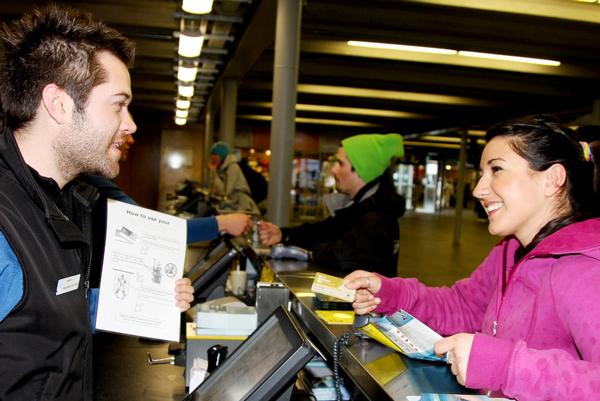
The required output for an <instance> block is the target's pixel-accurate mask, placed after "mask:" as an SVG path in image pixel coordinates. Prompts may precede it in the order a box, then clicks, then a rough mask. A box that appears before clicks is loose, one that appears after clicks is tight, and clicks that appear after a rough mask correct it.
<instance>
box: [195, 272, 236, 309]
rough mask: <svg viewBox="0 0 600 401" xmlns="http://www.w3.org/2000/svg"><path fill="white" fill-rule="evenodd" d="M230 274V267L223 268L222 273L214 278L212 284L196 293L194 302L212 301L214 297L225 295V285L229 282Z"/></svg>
mask: <svg viewBox="0 0 600 401" xmlns="http://www.w3.org/2000/svg"><path fill="white" fill-rule="evenodd" d="M228 274H229V269H226V270H223V272H221V274H220V275H219V276H218V277H216V278H215V279H214V281H213V282H212V283H211V284H210V286H208V287H206V288H204V289H203V290H202V291H200V292H199V293H198V294H196V299H195V300H194V303H197V302H207V301H212V300H213V299H217V298H223V297H224V296H225V285H226V284H227V275H228Z"/></svg>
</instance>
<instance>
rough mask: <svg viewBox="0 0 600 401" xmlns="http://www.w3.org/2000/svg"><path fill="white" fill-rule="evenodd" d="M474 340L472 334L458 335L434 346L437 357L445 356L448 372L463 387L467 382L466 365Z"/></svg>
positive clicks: (444, 339) (442, 340)
mask: <svg viewBox="0 0 600 401" xmlns="http://www.w3.org/2000/svg"><path fill="white" fill-rule="evenodd" d="M474 338H475V335H474V334H468V333H459V334H455V335H453V336H450V337H446V338H443V339H441V340H440V341H438V342H437V343H436V344H435V346H434V350H435V353H436V354H437V355H444V354H446V359H447V361H448V363H449V364H450V370H452V373H453V374H454V375H455V376H456V380H457V381H458V382H459V383H460V384H462V385H463V386H464V385H465V383H466V381H467V364H468V363H469V354H470V353H471V347H472V346H473V339H474Z"/></svg>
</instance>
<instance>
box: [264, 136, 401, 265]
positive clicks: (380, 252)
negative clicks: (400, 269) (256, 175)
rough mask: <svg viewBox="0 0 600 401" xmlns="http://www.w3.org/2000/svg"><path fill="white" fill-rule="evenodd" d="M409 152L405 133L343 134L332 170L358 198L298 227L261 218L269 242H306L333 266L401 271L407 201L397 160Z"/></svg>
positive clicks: (342, 188) (316, 255)
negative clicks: (396, 180) (397, 182)
mask: <svg viewBox="0 0 600 401" xmlns="http://www.w3.org/2000/svg"><path fill="white" fill-rule="evenodd" d="M402 156H404V146H403V142H402V136H401V135H398V134H387V135H380V134H364V135H356V136H353V137H350V138H346V139H344V140H342V144H341V146H340V147H339V148H338V150H337V153H336V155H335V164H334V166H333V167H332V169H331V172H332V173H333V175H334V176H335V181H336V188H337V190H338V191H339V192H342V193H344V194H346V195H348V196H349V197H350V198H351V199H352V200H351V202H350V204H349V205H348V206H346V207H343V208H340V209H338V210H336V211H335V213H334V214H333V216H332V217H329V218H327V219H325V220H322V221H320V222H317V223H307V224H303V225H301V226H298V227H293V228H290V227H283V228H279V227H278V226H276V225H275V224H272V223H268V222H266V221H261V222H260V225H259V236H260V239H261V241H262V242H263V243H264V244H266V245H274V244H277V243H283V244H285V245H294V246H298V247H302V248H305V249H307V250H308V251H309V253H308V254H309V255H310V258H312V260H314V261H315V262H317V263H318V264H319V265H321V266H322V267H323V268H324V269H327V270H334V271H335V270H339V271H342V272H347V271H352V270H354V269H356V268H358V267H361V268H369V269H373V270H374V271H377V272H379V273H381V274H383V275H386V276H390V277H394V276H396V275H397V253H398V238H399V228H398V218H399V217H400V216H402V215H403V214H404V210H405V201H404V198H403V197H402V196H400V195H399V194H398V193H397V192H396V189H395V187H394V184H393V182H392V171H391V168H390V166H391V164H393V163H394V161H395V159H399V158H401V157H402Z"/></svg>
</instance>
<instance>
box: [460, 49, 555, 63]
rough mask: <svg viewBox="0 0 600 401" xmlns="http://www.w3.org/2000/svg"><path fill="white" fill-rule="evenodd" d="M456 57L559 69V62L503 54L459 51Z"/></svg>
mask: <svg viewBox="0 0 600 401" xmlns="http://www.w3.org/2000/svg"><path fill="white" fill-rule="evenodd" d="M458 55H459V56H464V57H476V58H485V59H491V60H502V61H512V62H514V63H526V64H539V65H548V66H551V67H559V66H560V61H555V60H546V59H543V58H533V57H518V56H507V55H504V54H493V53H480V52H470V51H466V50H460V51H459V52H458Z"/></svg>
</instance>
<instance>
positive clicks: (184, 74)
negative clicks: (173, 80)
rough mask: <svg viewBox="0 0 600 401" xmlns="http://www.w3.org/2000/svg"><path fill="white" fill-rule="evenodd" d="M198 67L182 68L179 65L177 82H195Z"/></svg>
mask: <svg viewBox="0 0 600 401" xmlns="http://www.w3.org/2000/svg"><path fill="white" fill-rule="evenodd" d="M197 73H198V67H184V66H183V65H180V66H179V68H178V69H177V80H179V81H182V82H193V81H195V80H196V74H197Z"/></svg>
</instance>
